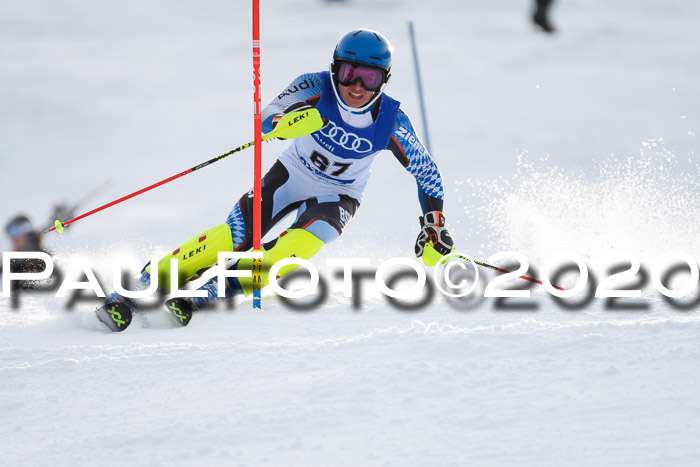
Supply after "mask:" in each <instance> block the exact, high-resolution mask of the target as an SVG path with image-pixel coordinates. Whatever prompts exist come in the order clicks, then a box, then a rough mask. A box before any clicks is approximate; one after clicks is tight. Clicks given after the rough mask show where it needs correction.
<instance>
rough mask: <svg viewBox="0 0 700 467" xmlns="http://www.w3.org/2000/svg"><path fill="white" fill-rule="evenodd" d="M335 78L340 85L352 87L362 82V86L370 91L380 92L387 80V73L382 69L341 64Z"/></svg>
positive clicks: (337, 68) (354, 64)
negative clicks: (358, 81)
mask: <svg viewBox="0 0 700 467" xmlns="http://www.w3.org/2000/svg"><path fill="white" fill-rule="evenodd" d="M335 77H336V79H337V80H338V84H342V85H343V86H352V85H353V84H355V83H356V82H357V80H360V85H361V86H362V87H363V88H365V89H366V90H368V91H379V89H381V87H382V85H383V84H384V81H385V79H386V72H385V71H384V70H382V69H381V68H374V67H370V66H364V65H358V64H356V63H348V62H340V63H339V64H338V65H337V67H336V72H335Z"/></svg>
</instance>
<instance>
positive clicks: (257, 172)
mask: <svg viewBox="0 0 700 467" xmlns="http://www.w3.org/2000/svg"><path fill="white" fill-rule="evenodd" d="M253 85H254V86H255V91H254V93H253V102H254V113H253V124H254V125H253V126H254V131H255V164H254V175H253V176H254V177H255V178H254V182H253V251H256V252H259V251H260V243H261V238H260V237H261V228H260V227H261V226H260V217H261V216H260V211H261V195H262V194H261V192H260V191H261V179H262V144H261V143H262V116H261V112H262V109H261V104H260V101H261V99H260V0H253ZM261 288H262V259H254V260H253V308H261V307H262V295H261Z"/></svg>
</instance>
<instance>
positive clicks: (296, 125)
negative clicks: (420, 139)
mask: <svg viewBox="0 0 700 467" xmlns="http://www.w3.org/2000/svg"><path fill="white" fill-rule="evenodd" d="M325 123H326V122H325V121H324V120H323V119H322V118H321V114H320V113H319V112H318V110H316V109H308V110H300V111H297V112H290V113H288V114H285V115H284V116H283V117H282V118H281V119H280V121H279V123H277V125H276V126H275V128H274V129H273V130H272V131H271V132H269V133H267V134H266V135H263V137H262V140H263V141H268V140H271V139H273V138H283V139H293V138H298V137H300V136H304V135H308V134H310V133H313V132H314V131H317V130H319V129H321V128H322V127H323V126H324V125H325ZM254 144H255V141H251V142H249V143H246V144H244V145H243V146H239V147H237V148H236V149H232V150H230V151H229V152H227V153H224V154H222V155H220V156H217V157H214V158H212V159H209V160H208V161H206V162H203V163H201V164H198V165H195V166H194V167H191V168H189V169H187V170H185V171H184V172H180V173H177V174H175V175H173V176H171V177H168V178H166V179H164V180H161V181H159V182H157V183H154V184H153V185H149V186H147V187H146V188H142V189H140V190H138V191H135V192H133V193H131V194H128V195H126V196H122V197H121V198H119V199H115V200H114V201H111V202H109V203H107V204H104V205H102V206H100V207H98V208H95V209H93V210H92V211H88V212H86V213H85V214H81V215H79V216H77V217H74V218H73V219H70V220H68V221H66V222H61V221H60V220H59V219H56V221H55V222H54V226H53V227H51V228H49V229H46V230H44V231H43V232H42V233H48V232H53V231H54V230H57V231H58V232H59V233H63V228H64V227H65V226H67V225H70V224H72V223H73V222H77V221H79V220H80V219H83V218H85V217H88V216H91V215H93V214H95V213H98V212H100V211H103V210H105V209H107V208H110V207H112V206H114V205H116V204H119V203H121V202H123V201H126V200H128V199H131V198H134V197H136V196H138V195H140V194H142V193H145V192H147V191H150V190H152V189H154V188H157V187H159V186H161V185H165V184H166V183H169V182H172V181H173V180H176V179H178V178H180V177H184V176H185V175H187V174H190V173H192V172H194V171H195V170H199V169H203V168H204V167H207V166H208V165H211V164H213V163H214V162H218V161H220V160H221V159H224V158H226V157H228V156H230V155H231V154H235V153H237V152H240V151H243V150H244V149H247V148H249V147H251V146H253V145H254Z"/></svg>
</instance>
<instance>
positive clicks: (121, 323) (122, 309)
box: [95, 302, 132, 332]
mask: <svg viewBox="0 0 700 467" xmlns="http://www.w3.org/2000/svg"><path fill="white" fill-rule="evenodd" d="M95 312H96V314H97V318H98V319H99V320H100V321H102V322H103V323H104V324H105V325H106V326H107V327H108V328H109V330H110V331H112V332H122V331H123V330H125V329H126V328H128V327H129V324H131V318H132V314H131V310H130V309H129V307H128V306H126V304H124V303H121V302H107V303H105V304H104V305H102V306H101V307H100V308H98V309H97V310H96V311H95Z"/></svg>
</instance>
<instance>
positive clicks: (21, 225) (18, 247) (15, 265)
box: [0, 215, 46, 273]
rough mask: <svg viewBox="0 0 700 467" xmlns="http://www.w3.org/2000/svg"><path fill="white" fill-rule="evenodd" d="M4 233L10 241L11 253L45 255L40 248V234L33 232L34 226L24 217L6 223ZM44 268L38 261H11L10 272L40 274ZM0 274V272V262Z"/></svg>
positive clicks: (0, 265)
mask: <svg viewBox="0 0 700 467" xmlns="http://www.w3.org/2000/svg"><path fill="white" fill-rule="evenodd" d="M5 233H6V234H7V236H8V237H10V240H12V251H42V252H44V253H46V252H45V251H44V250H42V248H41V234H40V233H39V232H36V231H35V230H34V226H33V225H32V223H31V221H30V220H29V218H28V217H27V216H25V215H18V216H15V217H14V218H13V219H12V220H11V221H10V222H8V223H7V225H6V226H5ZM45 267H46V266H45V264H44V262H43V261H41V260H39V259H15V260H12V272H19V273H31V272H41V271H43V270H44V268H45ZM0 272H2V263H1V262H0Z"/></svg>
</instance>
